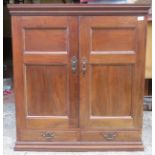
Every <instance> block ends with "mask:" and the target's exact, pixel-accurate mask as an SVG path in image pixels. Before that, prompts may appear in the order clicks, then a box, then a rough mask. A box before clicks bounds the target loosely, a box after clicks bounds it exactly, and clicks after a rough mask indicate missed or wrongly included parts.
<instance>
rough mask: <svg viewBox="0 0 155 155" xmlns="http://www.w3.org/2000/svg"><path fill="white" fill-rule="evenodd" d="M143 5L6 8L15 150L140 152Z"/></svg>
mask: <svg viewBox="0 0 155 155" xmlns="http://www.w3.org/2000/svg"><path fill="white" fill-rule="evenodd" d="M148 8H149V6H146V5H39V4H35V5H28V4H26V5H9V10H10V13H11V15H12V36H13V61H14V82H15V85H14V87H15V95H16V120H17V142H16V146H15V150H44V151H45V150H54V151H97V150H105V151H106V150H143V145H142V143H141V132H142V130H141V128H142V107H143V89H144V86H143V85H144V66H145V36H146V20H145V15H146V14H147V10H148Z"/></svg>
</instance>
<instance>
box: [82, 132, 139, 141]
mask: <svg viewBox="0 0 155 155" xmlns="http://www.w3.org/2000/svg"><path fill="white" fill-rule="evenodd" d="M140 137H141V132H140V131H82V132H81V141H139V140H140Z"/></svg>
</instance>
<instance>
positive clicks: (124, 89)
mask: <svg viewBox="0 0 155 155" xmlns="http://www.w3.org/2000/svg"><path fill="white" fill-rule="evenodd" d="M144 37H145V20H144V17H135V16H133V17H132V16H118V17H117V16H115V17H113V16H105V17H102V16H100V17H93V16H92V17H80V126H81V127H83V128H97V129H103V128H104V129H117V128H118V129H119V128H120V129H126V128H128V129H129V128H130V129H133V128H140V127H141V122H142V108H143V83H144V81H143V80H144V64H145V63H144V56H145V38H144Z"/></svg>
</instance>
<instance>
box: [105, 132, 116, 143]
mask: <svg viewBox="0 0 155 155" xmlns="http://www.w3.org/2000/svg"><path fill="white" fill-rule="evenodd" d="M116 136H117V133H116V132H112V133H106V134H103V137H104V138H105V140H107V141H112V140H114V138H115V137H116Z"/></svg>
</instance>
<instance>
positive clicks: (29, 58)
mask: <svg viewBox="0 0 155 155" xmlns="http://www.w3.org/2000/svg"><path fill="white" fill-rule="evenodd" d="M13 24H14V27H13V36H14V38H16V39H15V41H14V73H15V90H16V93H17V94H18V95H16V102H17V103H16V109H17V127H19V128H25V129H38V130H49V131H51V129H52V130H54V129H66V130H67V129H71V128H76V127H78V111H77V107H78V76H77V75H78V68H76V69H77V70H76V71H75V72H73V71H72V65H71V58H72V57H73V56H76V57H77V56H78V53H77V50H78V43H77V41H76V40H77V39H78V38H77V24H78V23H77V18H76V17H68V16H63V17H56V16H55V17H53V16H29V17H28V16H21V17H13ZM15 35H16V36H15ZM17 77H18V78H17ZM19 85H21V87H20V86H19ZM19 95H21V97H19ZM19 117H20V118H19ZM25 132H26V131H25V130H23V131H21V135H24V134H26V133H25ZM29 136H30V135H29ZM30 137H31V136H30ZM73 139H74V138H73ZM23 140H24V139H23Z"/></svg>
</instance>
